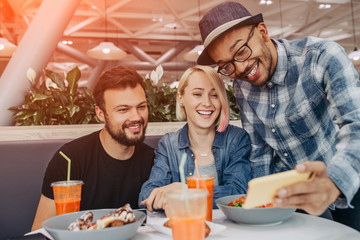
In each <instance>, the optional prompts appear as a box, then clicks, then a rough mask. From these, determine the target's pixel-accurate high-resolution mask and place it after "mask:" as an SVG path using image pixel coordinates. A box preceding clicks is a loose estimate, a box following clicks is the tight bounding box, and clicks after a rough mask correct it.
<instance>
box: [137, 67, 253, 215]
mask: <svg viewBox="0 0 360 240" xmlns="http://www.w3.org/2000/svg"><path fill="white" fill-rule="evenodd" d="M176 114H177V118H178V119H179V120H181V121H184V120H186V121H187V124H185V126H184V127H182V128H181V129H179V130H178V131H176V132H171V133H167V134H165V135H164V136H163V137H162V138H161V139H160V141H159V145H158V147H157V149H156V150H155V160H154V162H155V164H154V166H153V167H152V170H151V174H150V178H149V180H148V181H146V182H145V183H144V184H143V186H142V188H141V192H140V196H139V205H145V206H146V207H147V209H148V210H149V211H153V210H157V209H163V207H164V198H163V197H164V193H165V192H167V191H169V190H172V189H175V188H180V187H181V183H180V174H179V163H180V160H181V157H182V155H183V153H186V154H187V161H186V165H185V175H186V176H188V175H193V174H194V171H195V164H194V160H195V157H196V156H197V155H198V156H199V157H198V167H199V171H200V174H207V175H213V176H214V200H215V199H217V198H219V197H222V196H226V195H232V194H241V193H245V192H246V189H247V183H248V181H249V180H250V177H251V169H250V162H249V160H248V158H249V154H250V149H251V145H250V139H249V137H248V135H247V133H246V132H245V131H244V130H243V129H242V128H239V127H236V126H233V125H228V122H229V103H228V99H227V96H226V91H225V87H224V83H223V81H222V79H221V78H220V77H219V75H218V74H217V72H216V71H215V70H214V69H213V68H211V67H208V66H194V67H191V68H189V69H187V70H186V71H185V72H184V74H183V75H182V77H181V79H180V82H179V86H178V93H177V105H176ZM214 207H215V204H214Z"/></svg>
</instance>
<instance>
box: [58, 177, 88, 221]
mask: <svg viewBox="0 0 360 240" xmlns="http://www.w3.org/2000/svg"><path fill="white" fill-rule="evenodd" d="M82 185H83V182H82V181H80V180H70V181H69V184H68V182H67V181H58V182H53V183H51V186H52V187H53V191H54V201H55V206H56V215H61V214H65V213H71V212H78V211H80V200H81V186H82Z"/></svg>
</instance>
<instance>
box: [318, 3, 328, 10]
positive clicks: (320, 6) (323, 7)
mask: <svg viewBox="0 0 360 240" xmlns="http://www.w3.org/2000/svg"><path fill="white" fill-rule="evenodd" d="M329 8H331V4H320V5H319V9H329Z"/></svg>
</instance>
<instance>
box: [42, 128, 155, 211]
mask: <svg viewBox="0 0 360 240" xmlns="http://www.w3.org/2000/svg"><path fill="white" fill-rule="evenodd" d="M59 151H62V152H63V153H64V154H66V156H68V157H69V158H70V159H71V173H70V179H72V180H82V181H83V182H84V185H83V186H82V193H81V203H80V210H90V209H101V208H119V207H122V206H123V205H124V204H125V203H130V205H131V207H132V208H135V209H136V208H138V198H139V193H140V190H141V186H142V184H143V183H144V182H145V181H146V180H147V179H148V178H149V175H150V171H151V167H152V165H153V162H154V149H153V148H151V147H150V146H148V145H146V144H144V143H140V144H137V145H135V151H134V154H133V155H132V156H131V158H129V159H128V160H116V159H114V158H112V157H111V156H109V155H108V154H107V153H106V151H105V150H104V148H103V146H102V144H101V142H100V137H99V131H97V132H94V133H91V134H89V135H87V136H84V137H81V138H78V139H75V140H73V141H71V142H69V143H66V144H64V145H63V146H62V147H61V148H60V150H59ZM59 151H58V152H56V153H55V154H54V156H53V158H52V159H51V161H50V162H49V164H48V166H47V169H46V172H45V176H44V181H43V186H42V194H43V195H44V196H46V197H48V198H51V199H54V195H53V191H52V187H50V184H51V183H52V182H54V181H64V180H66V179H67V167H68V162H67V161H66V160H65V158H63V157H62V156H61V155H60V154H59Z"/></svg>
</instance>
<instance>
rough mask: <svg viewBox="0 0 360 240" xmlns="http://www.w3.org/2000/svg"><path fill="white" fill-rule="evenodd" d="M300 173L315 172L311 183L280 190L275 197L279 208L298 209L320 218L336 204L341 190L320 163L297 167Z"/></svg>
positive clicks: (324, 166)
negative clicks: (331, 205)
mask: <svg viewBox="0 0 360 240" xmlns="http://www.w3.org/2000/svg"><path fill="white" fill-rule="evenodd" d="M296 170H297V171H298V172H314V173H315V174H316V175H315V178H314V180H313V181H311V182H302V183H298V184H294V185H291V186H288V187H284V188H281V189H279V191H278V192H277V196H276V197H275V200H274V202H275V204H276V206H278V207H284V208H291V207H293V208H298V209H302V210H304V211H306V212H307V213H309V214H311V215H316V216H319V215H321V214H322V213H323V212H325V210H326V209H327V208H328V207H329V205H330V204H332V203H333V202H335V200H336V198H337V197H338V196H339V195H340V190H339V189H338V188H337V187H336V185H335V184H334V183H333V181H331V180H330V178H329V177H328V175H327V171H326V165H325V163H323V162H320V161H314V162H305V163H302V164H298V165H297V166H296Z"/></svg>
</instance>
